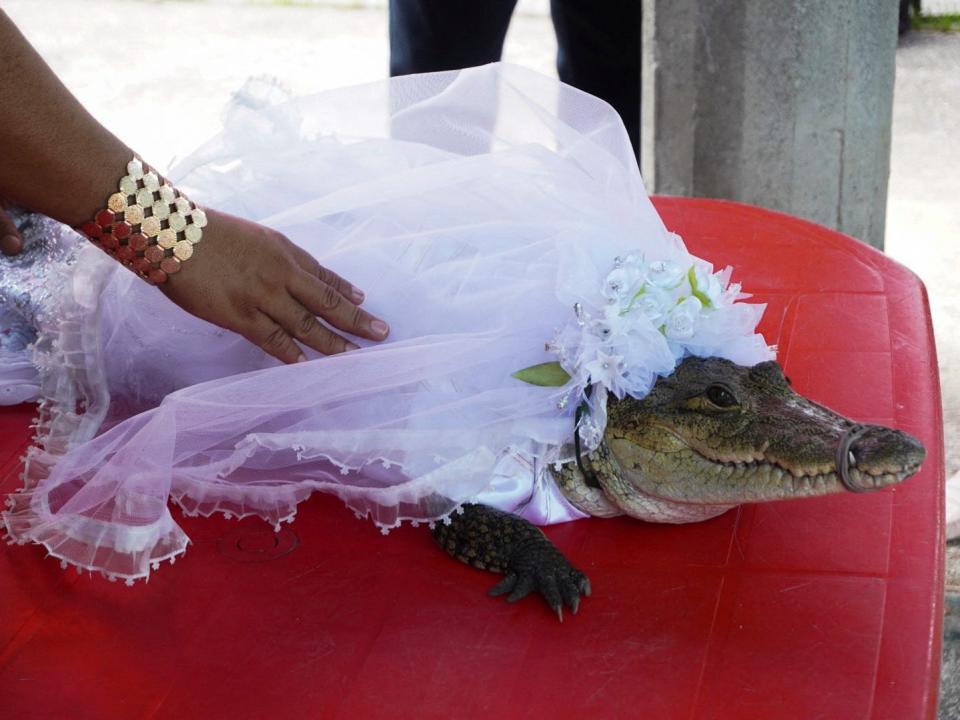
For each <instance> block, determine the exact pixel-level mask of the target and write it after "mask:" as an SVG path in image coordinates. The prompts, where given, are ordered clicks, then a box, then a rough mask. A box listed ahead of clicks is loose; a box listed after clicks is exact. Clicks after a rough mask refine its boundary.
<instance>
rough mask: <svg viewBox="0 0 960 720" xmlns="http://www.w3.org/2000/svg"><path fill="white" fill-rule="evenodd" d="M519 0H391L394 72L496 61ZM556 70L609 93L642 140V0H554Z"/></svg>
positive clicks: (594, 90) (599, 93)
mask: <svg viewBox="0 0 960 720" xmlns="http://www.w3.org/2000/svg"><path fill="white" fill-rule="evenodd" d="M514 5H516V0H390V74H391V75H407V74H409V73H419V72H435V71H439V70H455V69H458V68H464V67H472V66H474V65H485V64H486V63H491V62H496V61H497V60H499V59H500V55H501V53H502V52H503V39H504V37H506V34H507V26H508V25H509V24H510V16H511V14H512V13H513V8H514ZM550 9H551V14H552V16H553V25H554V28H555V30H556V33H557V73H558V74H559V76H560V79H561V80H563V81H564V82H565V83H568V84H570V85H573V86H574V87H577V88H579V89H581V90H584V91H585V92H588V93H590V94H591V95H596V96H597V97H599V98H602V99H603V100H606V101H607V102H608V103H610V104H611V105H612V106H613V107H614V108H616V110H617V112H619V113H620V117H621V118H623V123H624V125H626V127H627V132H628V133H629V135H630V142H632V143H633V149H634V152H637V151H638V148H639V142H640V15H641V5H640V0H552V2H551V7H550Z"/></svg>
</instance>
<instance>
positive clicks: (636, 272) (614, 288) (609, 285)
mask: <svg viewBox="0 0 960 720" xmlns="http://www.w3.org/2000/svg"><path fill="white" fill-rule="evenodd" d="M645 280H646V272H645V268H643V267H642V266H641V265H640V264H639V262H638V261H637V260H636V258H633V257H632V256H631V257H629V258H627V260H625V261H622V262H621V265H620V266H619V267H616V268H614V269H613V270H612V271H611V272H610V274H609V275H607V278H606V280H604V282H603V289H602V290H601V294H602V295H603V296H604V297H605V298H606V299H607V300H608V301H611V302H617V301H620V302H623V301H624V300H629V299H630V298H631V297H633V295H634V293H636V292H637V290H639V289H640V288H641V287H643V283H644V281H645Z"/></svg>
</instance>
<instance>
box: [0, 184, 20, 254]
mask: <svg viewBox="0 0 960 720" xmlns="http://www.w3.org/2000/svg"><path fill="white" fill-rule="evenodd" d="M21 250H23V238H21V237H20V231H19V230H17V226H16V225H14V224H13V220H12V219H10V215H9V214H8V213H7V204H6V201H5V200H4V199H3V198H2V197H0V252H2V253H3V254H4V255H17V254H18V253H19V252H20V251H21Z"/></svg>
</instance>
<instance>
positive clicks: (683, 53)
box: [2, 0, 960, 719]
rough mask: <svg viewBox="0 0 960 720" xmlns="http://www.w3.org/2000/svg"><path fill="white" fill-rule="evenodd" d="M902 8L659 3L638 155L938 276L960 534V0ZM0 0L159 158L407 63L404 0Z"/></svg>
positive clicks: (955, 528)
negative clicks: (266, 91) (222, 125)
mask: <svg viewBox="0 0 960 720" xmlns="http://www.w3.org/2000/svg"><path fill="white" fill-rule="evenodd" d="M778 1H779V0H778ZM896 4H897V2H896V0H887V2H873V1H872V0H871V1H870V2H866V3H863V4H861V5H857V6H854V5H853V0H837V1H836V2H810V3H790V5H791V6H797V8H796V12H795V13H793V14H792V15H791V16H790V17H786V18H784V17H781V16H778V15H777V13H771V12H769V11H767V5H766V4H765V3H757V4H755V5H756V6H762V7H761V8H760V9H757V8H754V9H752V10H751V9H749V8H748V6H749V5H751V4H750V3H730V4H723V5H724V9H723V12H722V13H719V12H713V11H712V10H709V9H705V8H706V6H709V5H711V4H710V3H704V2H702V1H701V2H697V0H648V1H647V3H646V4H645V5H644V10H643V12H644V14H643V40H644V49H643V59H644V65H643V79H642V87H643V91H644V93H643V97H644V100H643V102H642V103H641V108H642V112H641V123H640V125H641V132H640V137H641V142H640V147H641V150H640V163H641V168H642V170H643V172H644V176H645V179H646V182H647V185H648V187H649V189H650V190H651V191H652V192H666V193H674V194H695V195H705V196H714V197H728V198H732V199H738V200H743V201H746V202H752V203H755V204H758V205H763V206H767V207H772V208H774V209H779V210H784V211H786V212H791V213H793V214H796V215H800V216H802V217H808V218H810V219H812V220H815V221H818V222H821V223H823V224H826V225H830V226H832V227H835V228H838V229H840V230H842V231H844V232H847V233H849V234H851V235H854V236H855V237H858V238H859V239H861V240H864V241H865V242H869V243H870V244H872V245H874V246H875V247H878V248H882V249H884V251H885V252H887V253H888V254H889V255H891V256H892V257H894V258H895V259H897V260H898V261H900V262H901V263H903V264H905V265H906V266H908V267H909V268H911V269H912V270H913V271H914V272H916V273H917V274H918V275H919V276H920V277H921V278H922V279H923V280H924V282H925V284H926V286H927V289H928V292H929V295H930V303H931V309H932V314H933V321H934V326H935V332H936V336H937V344H938V352H939V361H940V372H941V383H942V390H943V402H944V418H945V428H944V429H945V437H946V451H947V477H948V488H950V492H948V519H951V524H950V526H949V527H948V533H952V534H954V535H956V534H960V251H958V249H957V248H958V243H960V237H958V230H957V229H958V228H960V170H958V168H960V141H958V133H960V0H921V2H919V3H918V2H916V0H908V1H907V2H905V3H902V4H901V7H900V8H899V9H900V11H901V12H900V14H899V16H898V13H897V8H896V7H895V5H896ZM713 5H717V4H713ZM918 6H919V12H918ZM2 7H3V9H4V10H5V11H6V12H7V13H8V14H9V15H10V17H11V18H12V19H13V21H14V22H15V23H17V24H18V25H19V27H20V28H21V29H22V31H23V32H24V34H25V35H26V36H27V37H28V39H29V40H30V41H31V42H32V43H33V44H34V45H35V46H36V47H37V48H38V50H39V51H40V53H41V54H42V55H43V56H44V57H45V58H46V60H47V62H48V63H49V64H50V65H51V66H52V68H53V70H54V71H55V72H56V73H57V74H58V75H59V76H60V78H61V79H62V80H63V81H64V82H65V84H66V85H67V86H68V87H69V88H70V90H72V91H73V93H74V94H75V95H77V96H78V97H79V99H80V100H81V102H83V103H84V104H85V105H86V106H87V108H88V109H90V110H91V111H92V112H93V114H94V115H95V116H96V117H97V118H98V119H99V120H100V121H101V122H103V123H104V124H105V125H106V126H107V127H108V128H110V129H111V130H112V131H113V132H114V133H115V134H117V135H118V136H119V137H120V138H121V139H123V140H124V141H125V142H126V143H127V144H128V145H130V146H131V147H133V148H136V149H137V151H138V152H139V153H140V154H141V155H143V156H144V158H145V159H147V160H148V162H151V163H154V164H156V165H157V166H158V167H160V168H161V169H164V168H166V167H169V166H170V165H171V163H172V162H173V161H174V160H175V159H176V158H178V157H182V156H183V155H185V154H187V153H189V152H190V151H191V150H192V149H193V148H195V147H196V146H197V145H198V144H199V143H201V142H202V141H203V140H205V139H206V138H208V137H209V136H211V135H212V134H213V133H215V132H216V131H217V129H218V126H219V118H220V111H221V109H222V108H223V106H224V105H225V104H226V103H227V101H228V100H229V99H230V97H231V95H232V93H233V92H234V91H235V90H237V89H239V88H240V87H241V86H242V85H243V83H244V81H245V80H246V79H247V78H249V77H251V76H267V77H272V78H276V79H278V80H279V81H280V82H281V83H282V84H283V85H285V86H286V87H287V88H288V89H289V90H290V91H291V92H293V93H296V94H301V93H308V92H314V91H318V90H322V89H326V88H332V87H339V86H343V85H350V84H356V83H362V82H367V81H373V80H379V79H382V78H384V77H387V76H388V74H389V54H390V53H389V44H388V14H387V2H386V0H259V1H257V0H168V1H164V0H5V1H4V2H2ZM778 23H780V25H778ZM898 25H899V28H898V27H897V26H898ZM898 29H899V31H900V32H899V33H898ZM791 33H792V34H791ZM770 38H773V40H770ZM556 53H557V40H556V36H555V34H554V28H553V24H552V23H551V18H550V8H549V2H548V0H519V2H518V6H517V9H516V11H515V12H514V14H513V18H512V21H511V23H510V26H509V31H508V33H507V38H506V42H505V49H504V55H503V57H504V59H505V60H507V61H509V62H514V63H518V64H521V65H524V66H527V67H529V68H532V69H534V70H538V71H539V72H542V73H544V74H547V75H552V76H556V75H557V69H556ZM731 68H732V69H731ZM838 88H839V90H838ZM838 93H839V94H838ZM833 95H836V96H837V97H836V98H835V99H836V102H833V101H832V98H833ZM649 98H655V99H656V102H653V101H652V100H648V99H649ZM710 108H714V110H712V111H711V110H710ZM835 112H838V113H840V115H839V116H838V117H836V118H831V117H830V115H831V113H835ZM821 122H824V123H827V124H826V125H824V126H823V127H820V125H818V123H821ZM835 126H836V127H839V128H840V129H839V131H837V130H836V127H835ZM784 128H786V129H784ZM776 132H779V135H777V137H775V138H774V137H773V135H775V134H776ZM771 138H773V139H772V140H771ZM771 143H772V144H771ZM771 148H772V149H771ZM947 552H948V569H947V593H948V594H947V603H946V607H947V611H948V617H947V623H946V625H945V639H946V643H945V664H944V672H943V678H944V684H943V690H942V702H941V711H940V717H941V718H954V719H955V718H960V690H958V688H957V687H956V683H957V679H956V676H957V675H958V674H960V620H958V615H957V613H960V546H958V545H956V544H948V547H947ZM951 613H952V614H951Z"/></svg>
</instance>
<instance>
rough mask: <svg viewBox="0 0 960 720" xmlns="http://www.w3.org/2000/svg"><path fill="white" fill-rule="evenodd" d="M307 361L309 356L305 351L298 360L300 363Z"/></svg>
mask: <svg viewBox="0 0 960 720" xmlns="http://www.w3.org/2000/svg"><path fill="white" fill-rule="evenodd" d="M306 361H307V356H306V355H304V354H303V353H300V356H299V357H298V358H297V362H298V363H302V362H306Z"/></svg>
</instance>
